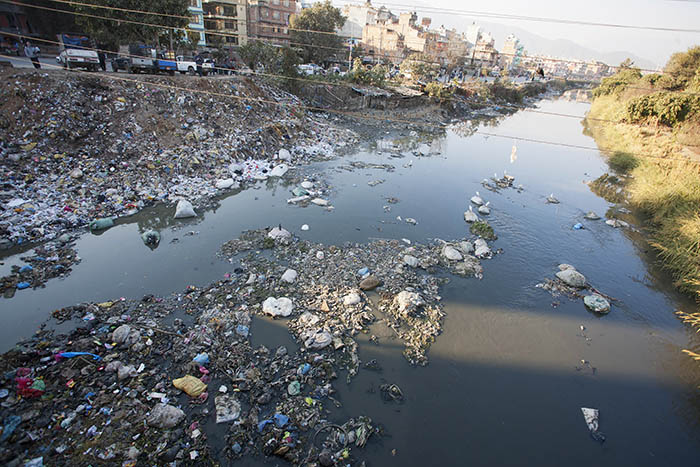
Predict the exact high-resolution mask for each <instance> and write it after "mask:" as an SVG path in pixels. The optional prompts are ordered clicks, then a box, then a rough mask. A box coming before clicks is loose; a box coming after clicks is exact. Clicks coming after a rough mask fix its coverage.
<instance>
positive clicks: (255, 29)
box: [247, 0, 297, 45]
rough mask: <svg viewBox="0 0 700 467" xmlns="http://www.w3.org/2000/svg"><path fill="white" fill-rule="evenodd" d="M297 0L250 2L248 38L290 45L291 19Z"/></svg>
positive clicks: (253, 0) (252, 0)
mask: <svg viewBox="0 0 700 467" xmlns="http://www.w3.org/2000/svg"><path fill="white" fill-rule="evenodd" d="M296 10H297V2H296V0H248V11H247V19H248V23H247V26H248V38H249V39H260V40H263V41H268V42H274V43H276V44H280V45H289V42H290V34H289V17H290V16H291V15H293V14H294V13H296Z"/></svg>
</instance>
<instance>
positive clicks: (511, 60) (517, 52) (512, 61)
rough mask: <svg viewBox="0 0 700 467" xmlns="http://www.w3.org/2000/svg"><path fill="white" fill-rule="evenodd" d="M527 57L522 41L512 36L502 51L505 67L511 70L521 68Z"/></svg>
mask: <svg viewBox="0 0 700 467" xmlns="http://www.w3.org/2000/svg"><path fill="white" fill-rule="evenodd" d="M523 55H525V47H524V46H523V45H522V44H521V43H520V39H518V38H517V37H515V35H513V34H510V35H509V36H508V37H506V41H505V43H504V44H503V49H501V61H502V64H503V67H504V68H506V69H509V70H513V69H516V68H519V67H520V65H521V63H522V58H523Z"/></svg>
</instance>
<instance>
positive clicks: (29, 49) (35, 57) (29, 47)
mask: <svg viewBox="0 0 700 467" xmlns="http://www.w3.org/2000/svg"><path fill="white" fill-rule="evenodd" d="M39 52H40V50H39V47H37V46H35V45H33V44H32V43H31V42H29V41H27V43H26V44H25V45H24V55H26V56H27V58H28V59H29V60H31V61H32V65H34V68H37V69H39V68H41V63H39Z"/></svg>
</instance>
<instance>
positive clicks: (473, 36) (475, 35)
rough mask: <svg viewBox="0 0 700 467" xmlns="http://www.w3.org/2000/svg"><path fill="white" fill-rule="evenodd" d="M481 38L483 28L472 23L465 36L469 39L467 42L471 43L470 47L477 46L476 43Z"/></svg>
mask: <svg viewBox="0 0 700 467" xmlns="http://www.w3.org/2000/svg"><path fill="white" fill-rule="evenodd" d="M479 36H481V26H479V25H477V24H476V23H472V24H470V25H469V26H467V32H466V34H465V38H466V39H467V42H469V44H470V45H472V46H473V45H474V44H476V41H478V40H479Z"/></svg>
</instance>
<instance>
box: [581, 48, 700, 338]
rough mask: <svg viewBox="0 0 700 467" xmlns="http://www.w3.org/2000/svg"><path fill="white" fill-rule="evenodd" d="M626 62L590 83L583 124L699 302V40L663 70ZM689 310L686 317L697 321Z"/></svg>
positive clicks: (665, 258)
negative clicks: (594, 84)
mask: <svg viewBox="0 0 700 467" xmlns="http://www.w3.org/2000/svg"><path fill="white" fill-rule="evenodd" d="M624 65H626V64H624V63H623V67H622V68H621V69H620V71H619V72H618V73H617V74H615V75H613V76H611V77H608V78H604V79H603V81H602V83H601V85H600V86H599V87H598V88H596V89H595V90H594V91H593V97H594V99H593V103H592V106H591V110H590V113H589V115H588V117H587V119H586V121H585V124H586V129H587V131H588V132H589V133H590V134H591V135H592V136H593V137H594V138H595V140H596V142H597V143H598V145H599V147H600V148H601V150H603V151H604V152H605V153H606V154H607V155H608V157H609V159H608V163H609V166H610V168H611V169H613V170H614V171H615V172H616V176H612V175H609V174H605V175H604V176H603V177H605V178H606V180H609V179H611V178H612V179H614V180H615V181H616V182H617V183H619V184H621V185H623V186H624V187H625V191H626V197H627V199H628V201H629V203H630V204H631V205H632V206H633V207H634V208H636V209H637V210H638V211H640V212H641V213H643V214H644V216H646V217H647V220H648V230H649V233H650V240H651V241H650V243H651V245H652V246H653V247H654V248H655V249H656V250H657V251H658V253H659V256H660V259H661V262H662V265H663V266H664V267H665V268H666V269H667V270H668V271H669V272H670V273H671V274H672V276H673V279H674V283H675V285H676V286H677V287H678V288H679V289H680V290H681V291H683V292H686V293H688V294H691V295H692V296H694V297H695V299H696V300H697V301H698V303H700V46H696V47H693V48H691V49H689V50H688V51H687V52H680V53H676V54H674V55H673V56H672V57H671V58H670V60H669V61H668V63H667V64H666V66H665V67H664V72H663V74H648V75H644V76H642V74H641V73H640V70H638V69H636V68H633V67H631V66H624ZM597 182H600V180H598V181H596V182H594V183H593V184H592V187H593V189H596V188H597V187H598V188H599V187H600V186H601V185H602V184H601V183H597ZM694 317H695V319H685V321H686V322H689V323H691V324H694V325H696V326H699V327H700V319H698V318H700V313H695V314H694ZM686 318H687V317H686ZM691 318H692V316H691Z"/></svg>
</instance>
